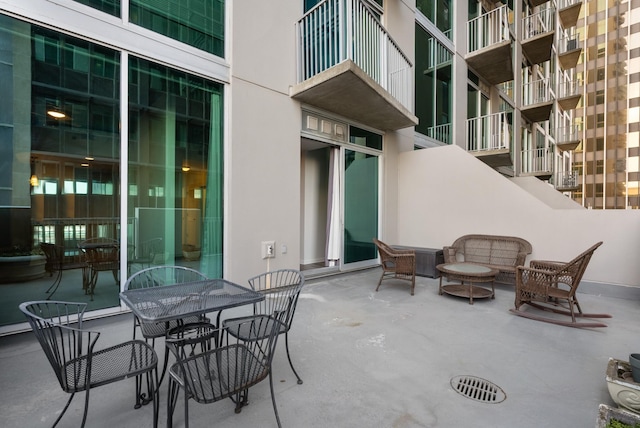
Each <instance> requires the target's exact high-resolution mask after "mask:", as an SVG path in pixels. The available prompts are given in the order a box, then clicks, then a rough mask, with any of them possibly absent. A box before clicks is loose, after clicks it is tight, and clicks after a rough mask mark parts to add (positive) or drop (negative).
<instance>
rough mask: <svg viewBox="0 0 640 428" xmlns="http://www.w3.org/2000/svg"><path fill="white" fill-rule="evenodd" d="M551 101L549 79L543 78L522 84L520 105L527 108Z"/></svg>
mask: <svg viewBox="0 0 640 428" xmlns="http://www.w3.org/2000/svg"><path fill="white" fill-rule="evenodd" d="M552 100H553V94H552V93H551V79H550V78H548V77H547V78H545V79H540V80H534V81H533V82H529V83H523V84H522V105H523V106H529V105H533V104H538V103H545V102H549V101H552Z"/></svg>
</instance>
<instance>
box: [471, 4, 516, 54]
mask: <svg viewBox="0 0 640 428" xmlns="http://www.w3.org/2000/svg"><path fill="white" fill-rule="evenodd" d="M508 18H509V9H508V7H507V5H503V6H500V7H498V8H496V9H493V10H490V11H489V12H487V13H483V14H482V15H480V16H478V17H477V18H473V19H472V20H470V21H468V22H467V51H468V52H469V53H471V52H474V51H477V50H479V49H482V48H486V47H488V46H491V45H494V44H496V43H500V42H503V41H505V40H510V38H509V19H508Z"/></svg>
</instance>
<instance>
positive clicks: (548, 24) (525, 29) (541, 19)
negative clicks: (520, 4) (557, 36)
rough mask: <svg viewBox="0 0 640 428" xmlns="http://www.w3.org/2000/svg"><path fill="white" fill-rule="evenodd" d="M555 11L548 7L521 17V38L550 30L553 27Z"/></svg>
mask: <svg viewBox="0 0 640 428" xmlns="http://www.w3.org/2000/svg"><path fill="white" fill-rule="evenodd" d="M555 11H556V10H555V9H554V8H551V7H550V8H547V9H543V10H541V11H539V12H536V13H534V14H531V15H529V16H525V17H524V18H522V40H527V39H529V38H531V37H534V36H537V35H538V34H542V33H546V32H549V31H552V30H553V29H554V28H555V27H554V22H555V16H556V13H555Z"/></svg>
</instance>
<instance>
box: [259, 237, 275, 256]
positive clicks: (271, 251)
mask: <svg viewBox="0 0 640 428" xmlns="http://www.w3.org/2000/svg"><path fill="white" fill-rule="evenodd" d="M275 256H276V241H262V258H263V259H272V258H274V257H275Z"/></svg>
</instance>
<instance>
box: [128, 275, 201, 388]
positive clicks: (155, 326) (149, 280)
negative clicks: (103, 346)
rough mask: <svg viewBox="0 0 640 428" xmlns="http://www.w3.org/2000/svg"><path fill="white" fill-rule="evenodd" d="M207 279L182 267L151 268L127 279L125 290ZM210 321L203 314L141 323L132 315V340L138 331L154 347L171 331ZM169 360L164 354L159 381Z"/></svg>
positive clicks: (166, 353)
mask: <svg viewBox="0 0 640 428" xmlns="http://www.w3.org/2000/svg"><path fill="white" fill-rule="evenodd" d="M206 279H207V277H206V275H205V274H203V273H202V272H198V271H197V270H195V269H191V268H188V267H184V266H152V267H150V268H147V269H143V270H140V271H138V272H136V273H134V274H133V275H131V276H130V277H129V279H127V281H126V283H125V285H124V288H125V290H133V289H137V288H148V287H161V286H163V285H171V284H183V283H186V282H194V281H203V280H206ZM209 321H210V320H209V319H208V318H206V317H205V316H204V314H202V315H200V316H197V315H194V316H191V317H186V318H183V319H181V320H175V321H171V322H169V323H168V325H167V323H164V322H161V323H155V322H143V321H141V320H140V319H138V317H136V316H135V315H134V318H133V339H134V340H135V338H136V331H137V329H140V332H141V333H142V337H143V338H144V339H145V341H147V342H148V341H151V345H152V346H155V340H156V339H157V338H159V337H165V335H166V334H167V332H168V331H169V330H171V329H175V328H176V327H178V326H180V325H183V324H192V323H198V322H209ZM168 360H169V353H168V352H165V356H164V365H163V368H162V375H161V379H163V378H164V374H165V371H166V369H167V364H168Z"/></svg>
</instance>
